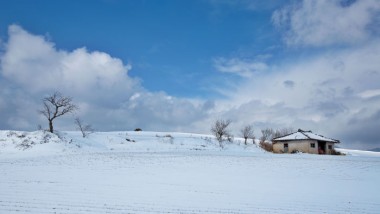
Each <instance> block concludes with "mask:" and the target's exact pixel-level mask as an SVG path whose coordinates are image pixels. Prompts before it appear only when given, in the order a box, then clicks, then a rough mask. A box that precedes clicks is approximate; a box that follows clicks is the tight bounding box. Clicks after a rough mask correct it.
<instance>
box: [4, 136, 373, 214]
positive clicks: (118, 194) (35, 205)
mask: <svg viewBox="0 0 380 214" xmlns="http://www.w3.org/2000/svg"><path fill="white" fill-rule="evenodd" d="M59 135H60V138H58V137H57V136H56V135H52V134H49V133H47V132H43V131H37V132H18V131H0V174H1V176H0V189H1V191H0V213H35V214H40V213H378V210H380V194H379V192H378V191H377V189H376V188H374V187H376V186H377V184H378V180H379V179H380V158H379V156H378V153H376V152H365V151H352V150H344V151H345V152H346V153H348V154H349V155H346V156H328V155H309V154H271V153H267V152H264V151H263V150H261V149H260V148H258V147H257V146H256V145H253V144H252V143H251V144H250V145H247V146H246V145H244V144H243V141H242V139H235V143H233V144H226V145H225V147H224V148H223V149H221V148H220V147H219V146H218V144H217V142H215V140H214V139H213V138H212V136H209V135H198V134H188V133H159V132H97V133H93V134H91V135H90V136H89V137H88V138H82V136H81V135H80V133H79V132H62V133H60V134H59ZM342 150H343V149H342Z"/></svg>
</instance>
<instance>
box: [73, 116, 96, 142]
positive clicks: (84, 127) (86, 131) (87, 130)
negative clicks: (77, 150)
mask: <svg viewBox="0 0 380 214" xmlns="http://www.w3.org/2000/svg"><path fill="white" fill-rule="evenodd" d="M75 125H77V128H78V129H79V131H81V132H82V137H83V138H85V137H87V136H88V135H90V134H91V133H93V132H94V129H93V128H92V127H91V125H89V124H83V122H82V120H81V119H80V118H79V117H77V118H75Z"/></svg>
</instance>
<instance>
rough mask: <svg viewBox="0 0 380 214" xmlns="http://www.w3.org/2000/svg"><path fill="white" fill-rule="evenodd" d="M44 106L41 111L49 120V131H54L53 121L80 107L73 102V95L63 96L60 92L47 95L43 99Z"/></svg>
mask: <svg viewBox="0 0 380 214" xmlns="http://www.w3.org/2000/svg"><path fill="white" fill-rule="evenodd" d="M42 101H43V103H44V107H43V109H42V110H39V113H40V114H42V115H44V116H45V117H46V119H48V121H49V131H50V132H51V133H53V132H54V127H53V121H54V120H55V119H56V118H58V117H61V116H63V115H65V114H68V113H73V112H74V111H76V110H77V109H78V107H77V106H76V105H75V104H73V102H72V98H71V97H66V96H63V95H62V94H61V93H59V92H55V93H54V94H53V95H50V96H48V97H45V98H44V99H43V100H42Z"/></svg>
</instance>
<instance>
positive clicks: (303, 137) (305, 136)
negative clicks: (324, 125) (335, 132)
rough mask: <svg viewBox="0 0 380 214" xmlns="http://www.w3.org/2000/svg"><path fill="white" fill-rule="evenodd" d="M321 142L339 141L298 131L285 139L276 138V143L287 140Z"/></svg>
mask: <svg viewBox="0 0 380 214" xmlns="http://www.w3.org/2000/svg"><path fill="white" fill-rule="evenodd" d="M308 139H313V140H320V141H327V142H334V143H335V142H338V141H337V140H333V139H330V138H327V137H323V136H321V135H317V134H314V133H312V132H309V131H307V132H306V131H298V132H295V133H292V134H289V135H286V136H284V137H279V138H276V141H286V140H308Z"/></svg>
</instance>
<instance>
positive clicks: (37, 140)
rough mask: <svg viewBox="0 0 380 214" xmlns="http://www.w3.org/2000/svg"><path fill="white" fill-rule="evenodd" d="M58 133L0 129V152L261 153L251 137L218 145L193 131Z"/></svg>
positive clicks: (27, 154)
mask: <svg viewBox="0 0 380 214" xmlns="http://www.w3.org/2000/svg"><path fill="white" fill-rule="evenodd" d="M58 135H59V137H58V136H57V135H55V134H51V133H49V132H46V131H35V132H21V131H0V154H3V155H8V154H13V155H16V156H23V155H26V156H30V155H37V156H41V155H52V154H58V153H67V154H68V153H89V152H175V151H176V152H185V151H222V152H224V153H225V152H229V153H247V152H249V153H252V152H253V153H254V152H261V153H263V152H264V151H262V150H261V149H259V148H258V147H257V145H256V144H255V145H253V143H252V140H250V141H249V144H248V145H244V139H241V138H237V139H235V140H234V143H229V142H224V144H223V145H224V147H223V148H221V147H220V146H219V143H218V142H217V141H216V140H215V137H213V136H211V135H201V134H192V133H171V132H135V131H129V132H127V131H124V132H122V131H120V132H95V133H92V134H90V135H89V136H87V137H86V138H83V137H82V134H81V133H80V132H59V133H58ZM256 143H257V142H256ZM21 151H22V152H21Z"/></svg>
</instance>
